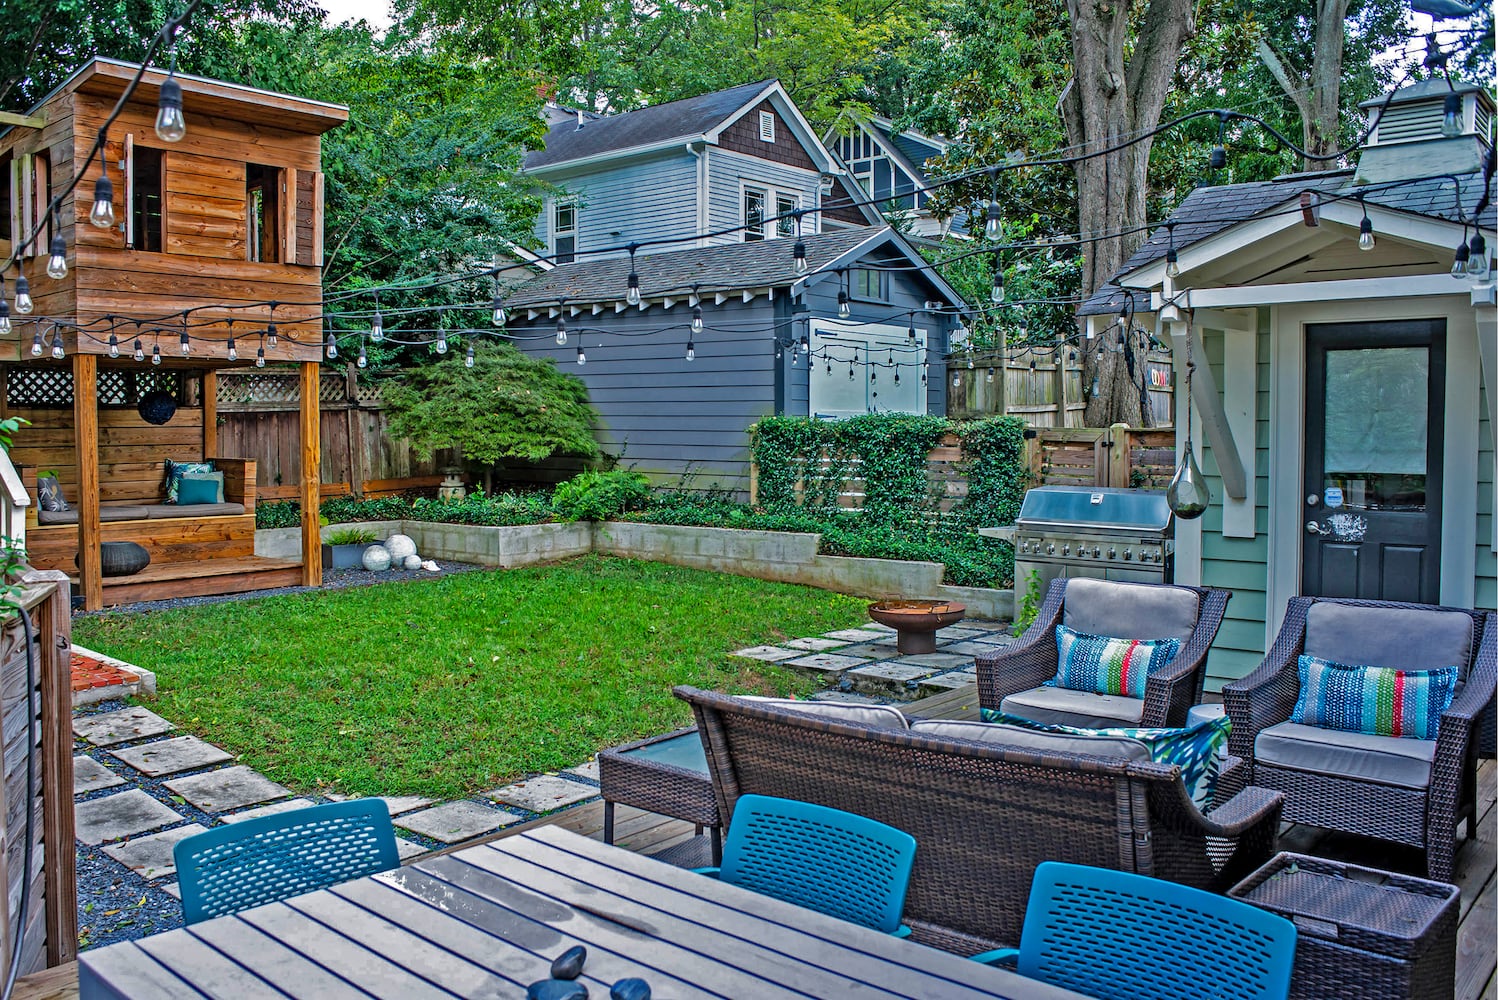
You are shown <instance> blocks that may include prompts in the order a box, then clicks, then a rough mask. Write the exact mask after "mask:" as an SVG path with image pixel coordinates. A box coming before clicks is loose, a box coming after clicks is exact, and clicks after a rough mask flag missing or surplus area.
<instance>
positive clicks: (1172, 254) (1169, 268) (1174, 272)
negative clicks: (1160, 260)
mask: <svg viewBox="0 0 1498 1000" xmlns="http://www.w3.org/2000/svg"><path fill="white" fill-rule="evenodd" d="M1165 235H1166V237H1167V239H1169V241H1170V244H1169V246H1167V247H1166V248H1165V276H1166V277H1167V278H1179V277H1180V276H1181V260H1180V257H1179V256H1177V255H1176V224H1175V223H1174V222H1167V223H1166V224H1165Z"/></svg>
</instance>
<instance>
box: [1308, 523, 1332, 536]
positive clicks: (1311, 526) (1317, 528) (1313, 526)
mask: <svg viewBox="0 0 1498 1000" xmlns="http://www.w3.org/2000/svg"><path fill="white" fill-rule="evenodd" d="M1306 533H1307V534H1310V535H1324V534H1327V531H1326V529H1325V528H1323V527H1322V526H1321V525H1319V524H1317V523H1316V522H1315V521H1307V522H1306Z"/></svg>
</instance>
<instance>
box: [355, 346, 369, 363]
mask: <svg viewBox="0 0 1498 1000" xmlns="http://www.w3.org/2000/svg"><path fill="white" fill-rule="evenodd" d="M354 364H356V365H358V366H359V367H360V368H368V367H369V355H368V354H366V353H365V352H364V341H363V340H362V339H361V340H360V341H359V356H358V357H357V358H355V359H354Z"/></svg>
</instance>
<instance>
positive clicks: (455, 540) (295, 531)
mask: <svg viewBox="0 0 1498 1000" xmlns="http://www.w3.org/2000/svg"><path fill="white" fill-rule="evenodd" d="M359 526H360V527H365V528H368V529H369V530H370V531H373V532H375V533H376V534H377V535H379V536H380V537H381V538H385V537H388V536H389V535H392V534H395V533H396V532H400V533H402V534H406V535H410V536H411V538H412V540H413V541H415V542H416V548H417V550H418V551H419V552H420V553H421V556H422V558H423V559H449V560H453V561H455V562H468V563H477V564H478V565H481V566H496V567H502V568H511V567H514V566H528V565H531V564H533V563H540V562H551V561H554V560H557V559H566V558H569V557H571V556H579V555H585V554H587V553H589V552H600V553H604V554H608V555H616V556H624V557H627V558H631V559H647V560H651V561H653V562H664V563H671V564H673V565H676V566H688V567H691V568H693V569H706V570H715V571H717V572H720V573H734V574H737V575H739V576H752V577H757V578H759V579H762V580H776V581H780V582H783V583H801V584H806V585H808V586H812V587H821V588H823V589H825V590H835V591H839V592H841V593H845V594H854V595H857V596H859V597H870V598H876V599H877V598H896V597H906V598H919V597H929V598H937V599H945V600H949V601H957V602H959V603H962V604H965V605H967V610H968V614H969V615H972V616H974V617H977V618H1000V619H1008V618H1012V617H1013V615H1014V595H1013V593H1012V592H1011V591H1008V590H992V589H988V588H983V587H951V586H947V585H946V584H943V583H942V582H941V577H942V570H943V567H942V565H941V563H932V562H907V561H904V560H898V559H858V558H852V557H849V556H824V555H818V554H817V546H818V544H819V543H820V541H821V536H819V535H815V534H802V533H796V532H786V531H747V530H741V529H738V528H699V527H690V526H686V525H674V524H641V523H637V522H634V521H605V522H603V523H600V524H597V525H594V524H589V523H587V522H579V523H576V524H529V525H516V526H511V527H489V526H485V525H470V524H438V523H434V522H431V521H369V522H361V523H360V525H359ZM342 527H346V525H330V526H329V527H326V528H323V529H322V534H323V537H324V538H327V536H328V535H329V534H330V533H331V532H333V531H337V530H338V529H339V528H342ZM255 554H256V555H260V556H269V557H272V558H282V559H292V558H297V557H298V556H300V554H301V529H299V528H268V529H262V530H260V531H257V532H255Z"/></svg>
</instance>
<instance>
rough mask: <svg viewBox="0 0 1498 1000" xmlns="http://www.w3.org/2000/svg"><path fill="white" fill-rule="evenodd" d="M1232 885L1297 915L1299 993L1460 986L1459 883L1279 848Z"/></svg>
mask: <svg viewBox="0 0 1498 1000" xmlns="http://www.w3.org/2000/svg"><path fill="white" fill-rule="evenodd" d="M1228 895H1229V896H1232V897H1234V898H1236V899H1242V900H1246V901H1247V902H1250V903H1253V904H1255V905H1256V906H1261V907H1263V908H1264V909H1266V910H1270V911H1272V912H1274V913H1278V914H1280V915H1281V916H1284V917H1287V918H1289V919H1290V920H1292V921H1294V923H1295V927H1296V930H1297V931H1299V940H1298V942H1297V944H1296V948H1295V971H1294V974H1293V975H1292V977H1291V980H1290V996H1291V998H1292V1000H1323V998H1326V997H1337V998H1339V1000H1341V998H1347V1000H1361V998H1366V1000H1403V998H1409V1000H1450V997H1451V996H1452V994H1453V993H1454V992H1455V990H1456V924H1457V911H1458V904H1459V902H1460V898H1461V890H1460V889H1458V888H1457V887H1456V886H1454V885H1448V884H1446V883H1445V882H1432V881H1429V880H1427V879H1423V878H1413V877H1411V876H1408V875H1395V874H1393V873H1391V872H1385V871H1379V870H1378V869H1376V868H1362V867H1359V866H1358V865H1349V864H1343V863H1341V862H1337V861H1328V860H1326V859H1325V858H1312V857H1307V856H1306V855H1303V854H1284V853H1281V854H1276V855H1275V856H1274V857H1273V858H1271V859H1270V860H1269V863H1268V864H1266V865H1265V866H1264V867H1262V868H1260V869H1259V870H1258V871H1256V872H1254V873H1253V874H1252V875H1250V876H1249V877H1248V878H1246V879H1244V880H1243V881H1242V882H1239V883H1238V884H1237V885H1235V886H1233V888H1231V889H1229V890H1228Z"/></svg>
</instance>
